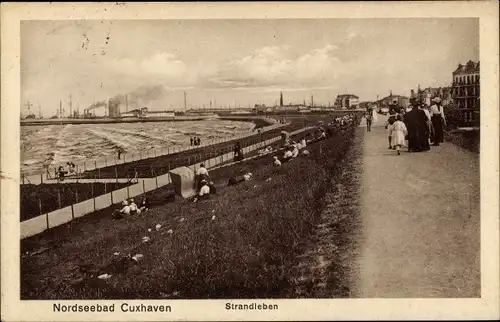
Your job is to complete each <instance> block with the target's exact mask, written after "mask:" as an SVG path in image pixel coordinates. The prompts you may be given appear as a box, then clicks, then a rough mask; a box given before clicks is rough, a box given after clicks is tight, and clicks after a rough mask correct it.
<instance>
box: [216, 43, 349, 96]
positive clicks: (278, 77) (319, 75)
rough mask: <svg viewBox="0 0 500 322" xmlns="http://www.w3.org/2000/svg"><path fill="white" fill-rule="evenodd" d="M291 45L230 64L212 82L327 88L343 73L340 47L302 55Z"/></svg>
mask: <svg viewBox="0 0 500 322" xmlns="http://www.w3.org/2000/svg"><path fill="white" fill-rule="evenodd" d="M289 49H290V47H289V46H266V47H262V48H258V49H256V50H255V51H254V52H253V53H252V54H250V55H247V56H244V57H243V58H241V59H237V60H234V61H232V62H230V63H229V64H228V66H227V68H224V69H221V70H220V72H219V73H218V75H217V77H214V78H212V79H211V80H210V82H211V83H212V85H213V86H220V87H226V88H227V87H252V88H253V87H261V86H286V87H300V88H303V87H307V86H325V85H329V83H330V82H331V81H332V80H333V79H334V78H335V77H336V76H337V75H339V74H340V72H341V71H342V62H341V61H340V60H339V58H338V57H336V56H335V52H336V51H337V50H338V48H337V47H336V46H334V45H331V44H327V45H325V46H323V47H320V48H315V49H312V50H309V51H306V52H303V53H301V54H298V55H297V54H295V55H294V54H293V53H291V52H290V51H289Z"/></svg>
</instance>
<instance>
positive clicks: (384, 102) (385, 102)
mask: <svg viewBox="0 0 500 322" xmlns="http://www.w3.org/2000/svg"><path fill="white" fill-rule="evenodd" d="M409 104H410V98H409V97H406V96H402V95H393V94H392V91H391V92H390V94H389V96H386V97H384V98H382V99H380V100H378V101H377V106H378V107H379V108H383V107H385V108H389V106H390V105H397V106H400V107H403V108H407V107H408V105H409Z"/></svg>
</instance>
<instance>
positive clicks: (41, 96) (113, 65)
mask: <svg viewBox="0 0 500 322" xmlns="http://www.w3.org/2000/svg"><path fill="white" fill-rule="evenodd" d="M478 23H479V21H478V19H476V18H439V19H420V18H411V19H392V18H390V19H389V18H388V19H274V20H113V21H98V20H92V21H82V20H77V21H76V20H75V21H23V22H22V23H21V98H22V104H23V106H21V112H22V113H23V114H26V113H27V108H26V103H27V101H28V100H29V101H30V102H31V103H32V104H33V106H32V112H35V114H37V113H38V105H40V106H41V112H42V114H43V115H44V117H50V116H52V115H55V114H56V110H57V109H58V108H59V102H60V101H62V105H63V107H64V108H65V110H66V115H68V113H69V110H68V109H69V106H68V103H69V96H70V94H71V96H72V105H73V110H75V109H76V108H77V106H79V110H80V113H83V109H84V108H86V107H88V106H90V105H91V104H92V103H93V102H95V101H101V100H108V99H110V98H120V97H123V96H124V95H126V94H127V99H128V102H129V110H130V109H133V108H135V107H136V106H137V107H144V106H147V107H148V108H149V109H151V110H167V109H176V110H182V109H184V91H186V93H187V105H188V108H191V107H202V106H203V105H205V106H206V107H207V108H208V107H209V104H210V101H212V106H213V107H216V106H217V107H218V106H235V105H240V106H248V105H250V106H253V105H254V104H266V105H274V104H275V103H276V102H278V103H279V97H280V91H283V96H284V104H289V103H290V102H292V103H295V104H300V103H303V101H306V103H309V102H310V99H311V95H314V101H315V103H316V104H319V105H328V103H330V104H331V105H333V103H334V101H335V97H336V96H337V95H338V94H345V93H352V94H355V95H357V96H359V98H360V101H367V100H375V99H376V97H377V95H380V98H382V97H384V96H387V95H389V92H390V91H391V90H392V92H393V93H394V94H399V95H407V96H409V93H410V90H411V89H412V88H416V87H417V85H418V84H420V85H421V87H422V88H424V87H428V86H432V87H439V86H448V85H449V84H450V83H451V73H452V72H453V71H454V70H455V69H456V67H457V65H458V63H462V64H464V63H466V62H467V61H469V60H473V61H478V60H479V25H478ZM124 110H125V107H124V106H122V111H124Z"/></svg>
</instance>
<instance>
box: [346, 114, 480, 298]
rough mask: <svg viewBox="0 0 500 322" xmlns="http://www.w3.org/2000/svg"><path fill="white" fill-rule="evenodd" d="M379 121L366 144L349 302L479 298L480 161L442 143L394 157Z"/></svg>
mask: <svg viewBox="0 0 500 322" xmlns="http://www.w3.org/2000/svg"><path fill="white" fill-rule="evenodd" d="M379 121H380V122H378V124H377V125H379V126H374V127H373V128H372V132H369V133H366V132H365V138H364V159H363V164H364V171H363V181H362V188H361V196H362V198H361V218H362V219H361V232H360V236H359V238H360V239H359V244H360V255H359V256H358V258H357V260H356V262H357V263H356V265H355V266H356V270H357V272H358V277H357V278H356V279H355V280H356V285H355V287H354V289H353V290H352V293H351V295H350V296H351V297H382V298H384V297H385V298H394V297H478V296H480V244H479V242H480V232H479V215H480V212H479V156H478V154H475V153H472V152H469V151H466V150H463V149H461V148H459V147H457V146H455V145H452V144H450V143H444V144H442V145H441V146H440V147H433V148H432V150H431V151H429V152H424V153H414V154H410V153H408V152H406V151H404V152H403V153H402V154H401V155H400V156H396V153H395V151H391V150H388V149H387V138H386V132H385V130H384V128H383V127H382V126H380V125H381V124H383V122H382V121H381V120H379Z"/></svg>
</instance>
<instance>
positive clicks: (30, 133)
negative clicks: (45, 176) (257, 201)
mask: <svg viewBox="0 0 500 322" xmlns="http://www.w3.org/2000/svg"><path fill="white" fill-rule="evenodd" d="M253 128H254V124H253V123H249V122H240V121H228V120H203V121H183V122H150V123H113V124H78V125H72V124H68V125H48V126H47V125H43V126H22V127H21V171H22V172H27V173H33V172H38V171H43V169H44V168H46V167H48V166H51V165H55V164H60V163H64V162H79V161H83V160H93V159H97V158H101V157H105V156H108V155H117V153H118V150H121V151H122V153H136V152H138V151H140V150H145V149H152V148H166V147H172V146H175V147H180V146H189V145H190V138H191V137H193V136H197V137H199V138H200V139H201V142H202V144H203V143H207V142H211V141H212V140H215V139H230V138H231V137H234V136H236V135H241V134H247V133H249V132H251V131H252V129H253Z"/></svg>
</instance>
